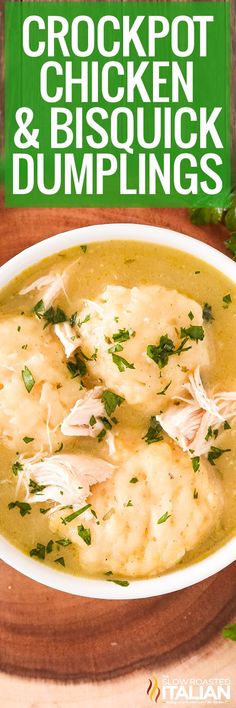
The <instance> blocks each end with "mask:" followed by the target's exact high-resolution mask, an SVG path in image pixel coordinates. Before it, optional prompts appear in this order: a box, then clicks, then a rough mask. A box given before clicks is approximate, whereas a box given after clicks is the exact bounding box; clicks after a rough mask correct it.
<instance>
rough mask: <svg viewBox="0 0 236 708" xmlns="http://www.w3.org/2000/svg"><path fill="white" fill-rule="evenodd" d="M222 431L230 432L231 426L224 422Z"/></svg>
mask: <svg viewBox="0 0 236 708" xmlns="http://www.w3.org/2000/svg"><path fill="white" fill-rule="evenodd" d="M224 430H231V425H230V424H229V423H228V421H227V420H225V422H224Z"/></svg>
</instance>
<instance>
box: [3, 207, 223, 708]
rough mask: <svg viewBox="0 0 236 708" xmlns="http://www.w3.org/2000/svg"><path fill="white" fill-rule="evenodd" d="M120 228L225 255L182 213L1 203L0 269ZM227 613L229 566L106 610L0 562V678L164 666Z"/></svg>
mask: <svg viewBox="0 0 236 708" xmlns="http://www.w3.org/2000/svg"><path fill="white" fill-rule="evenodd" d="M124 221H126V222H132V223H135V222H136V223H145V224H155V225H158V226H162V227H170V228H173V229H175V230H177V231H181V232H183V233H188V234H190V235H192V236H194V237H196V238H199V239H200V240H203V241H206V242H207V243H210V244H211V245H214V246H215V247H217V248H219V249H220V250H222V251H224V250H225V249H224V240H225V237H226V233H225V231H224V228H223V227H218V228H215V227H206V228H201V229H200V228H198V227H196V226H193V225H191V224H190V222H189V216H188V213H187V211H186V210H175V209H170V210H166V209H158V210H155V209H136V210H132V209H123V210H116V209H100V210H98V211H97V210H95V209H78V210H77V209H69V210H68V209H67V210H63V209H41V210H36V209H5V208H4V207H3V196H2V206H1V210H0V262H1V263H3V262H5V261H6V260H7V259H8V258H10V257H11V256H13V255H14V254H16V253H18V252H19V251H20V250H22V249H23V248H24V247H26V246H29V245H31V244H33V243H35V242H37V241H39V240H41V239H43V238H44V237H48V236H51V235H53V234H55V233H57V232H61V231H66V230H69V229H72V228H75V227H78V226H85V225H89V224H96V223H108V222H124ZM65 245H66V237H65ZM235 614H236V564H233V565H231V566H229V567H228V568H226V569H225V570H224V571H222V572H221V573H218V574H217V575H216V576H214V577H212V578H210V579H208V580H206V581H204V582H203V583H199V584H198V585H195V586H193V587H190V588H188V589H186V590H184V591H181V592H177V593H172V594H169V595H166V596H164V597H162V598H152V599H148V600H141V601H121V602H110V601H98V600H89V599H85V598H79V597H74V596H70V595H67V594H64V593H60V592H57V591H54V590H51V589H48V588H45V587H43V586H42V585H39V584H37V583H35V582H33V581H31V580H29V579H27V578H25V577H23V576H21V575H20V574H19V573H17V572H16V571H14V570H12V569H11V568H9V567H8V566H7V565H5V564H4V563H0V638H1V641H0V670H1V671H3V672H8V673H10V674H15V675H18V676H24V677H37V678H44V679H54V680H55V679H56V680H60V681H64V682H65V681H70V682H71V681H74V682H78V681H88V682H91V681H97V682H98V681H102V680H104V679H108V678H114V677H120V676H124V675H125V674H129V673H130V672H133V671H134V670H135V669H139V670H141V669H144V668H145V667H148V670H149V671H150V670H151V669H152V667H155V666H157V665H158V667H159V668H160V667H167V666H170V663H171V662H173V661H178V662H179V661H180V660H182V659H183V657H188V656H193V654H194V652H196V651H198V650H199V649H200V647H203V645H205V647H213V646H215V641H216V639H217V636H218V638H219V637H220V632H221V629H222V627H223V626H224V625H225V624H226V623H227V622H229V621H230V620H232V619H233V618H234V616H235ZM1 705H2V704H1ZM32 705H34V704H33V703H32ZM35 705H36V703H35ZM39 705H40V704H39ZM86 705H87V704H86ZM91 705H92V704H91ZM94 705H95V704H94ZM137 705H138V704H137ZM140 705H142V704H141V703H140Z"/></svg>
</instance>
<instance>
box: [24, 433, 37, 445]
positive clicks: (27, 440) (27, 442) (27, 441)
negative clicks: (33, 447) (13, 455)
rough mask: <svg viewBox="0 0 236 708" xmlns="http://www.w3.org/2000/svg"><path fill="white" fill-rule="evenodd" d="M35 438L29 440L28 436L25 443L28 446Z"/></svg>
mask: <svg viewBox="0 0 236 708" xmlns="http://www.w3.org/2000/svg"><path fill="white" fill-rule="evenodd" d="M33 440H34V438H28V437H27V435H26V436H25V438H23V442H24V443H25V444H26V445H28V444H29V443H31V442H33Z"/></svg>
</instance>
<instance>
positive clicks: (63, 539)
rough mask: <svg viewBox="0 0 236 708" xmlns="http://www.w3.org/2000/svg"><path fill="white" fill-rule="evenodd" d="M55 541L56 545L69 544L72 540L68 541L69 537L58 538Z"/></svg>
mask: <svg viewBox="0 0 236 708" xmlns="http://www.w3.org/2000/svg"><path fill="white" fill-rule="evenodd" d="M55 543H57V544H58V546H70V544H71V543H72V541H70V539H69V538H59V540H58V541H55Z"/></svg>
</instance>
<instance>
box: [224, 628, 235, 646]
mask: <svg viewBox="0 0 236 708" xmlns="http://www.w3.org/2000/svg"><path fill="white" fill-rule="evenodd" d="M223 637H226V638H227V639H232V641H233V642H236V624H228V625H227V627H224V629H223Z"/></svg>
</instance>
